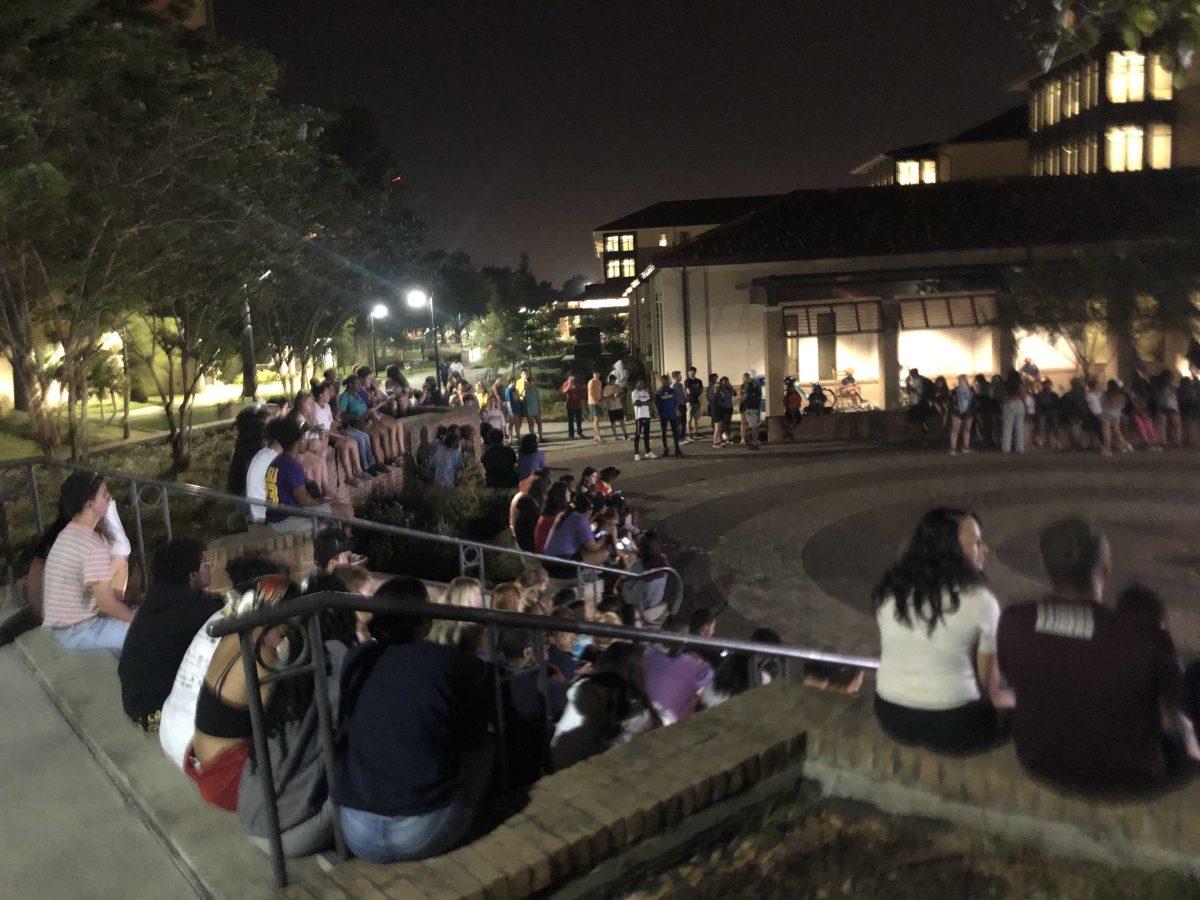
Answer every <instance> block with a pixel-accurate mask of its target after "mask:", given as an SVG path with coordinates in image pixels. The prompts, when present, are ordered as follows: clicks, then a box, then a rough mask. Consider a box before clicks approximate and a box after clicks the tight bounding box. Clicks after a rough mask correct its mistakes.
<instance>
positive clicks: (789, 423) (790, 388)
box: [783, 378, 804, 444]
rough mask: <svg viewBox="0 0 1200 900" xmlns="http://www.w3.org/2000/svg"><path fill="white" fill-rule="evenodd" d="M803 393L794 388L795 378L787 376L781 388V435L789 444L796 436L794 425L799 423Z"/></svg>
mask: <svg viewBox="0 0 1200 900" xmlns="http://www.w3.org/2000/svg"><path fill="white" fill-rule="evenodd" d="M803 402H804V395H803V394H801V393H800V392H799V391H798V390H796V379H794V378H789V379H787V380H786V382H784V389H783V436H784V440H786V441H787V442H788V443H789V444H790V443H791V442H792V441H793V440H795V438H796V426H797V425H799V424H800V417H801V413H800V406H801V404H802V403H803Z"/></svg>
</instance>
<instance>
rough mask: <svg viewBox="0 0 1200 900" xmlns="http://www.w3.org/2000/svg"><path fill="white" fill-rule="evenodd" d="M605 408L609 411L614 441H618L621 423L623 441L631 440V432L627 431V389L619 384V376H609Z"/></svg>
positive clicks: (605, 393)
mask: <svg viewBox="0 0 1200 900" xmlns="http://www.w3.org/2000/svg"><path fill="white" fill-rule="evenodd" d="M603 396H604V408H605V409H606V410H607V411H608V427H609V428H611V429H612V436H613V440H614V441H615V440H616V439H617V423H618V422H620V423H621V440H623V441H627V440H629V432H628V431H626V430H625V389H624V388H622V387H621V386H620V385H619V384H617V376H616V375H609V376H608V384H606V385H605V386H604V395H603Z"/></svg>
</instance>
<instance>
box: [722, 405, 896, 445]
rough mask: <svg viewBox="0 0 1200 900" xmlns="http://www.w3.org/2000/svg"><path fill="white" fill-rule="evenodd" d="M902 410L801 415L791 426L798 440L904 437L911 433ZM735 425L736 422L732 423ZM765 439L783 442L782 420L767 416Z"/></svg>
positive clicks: (862, 439) (874, 439)
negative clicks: (797, 423)
mask: <svg viewBox="0 0 1200 900" xmlns="http://www.w3.org/2000/svg"><path fill="white" fill-rule="evenodd" d="M904 416H905V414H904V411H903V410H871V411H867V412H854V413H829V414H827V415H811V416H804V417H803V418H802V420H801V422H800V424H799V425H797V426H796V427H795V429H794V439H795V440H796V441H797V442H798V443H806V442H809V441H864V440H869V441H905V440H908V439H909V437H910V434H909V430H908V422H907V421H906V419H905V417H904ZM734 427H735V429H736V427H737V425H736V423H735V425H734ZM767 440H769V441H770V442H771V443H772V444H779V443H782V442H783V420H782V419H781V418H780V417H779V416H772V417H771V418H769V419H768V420H767Z"/></svg>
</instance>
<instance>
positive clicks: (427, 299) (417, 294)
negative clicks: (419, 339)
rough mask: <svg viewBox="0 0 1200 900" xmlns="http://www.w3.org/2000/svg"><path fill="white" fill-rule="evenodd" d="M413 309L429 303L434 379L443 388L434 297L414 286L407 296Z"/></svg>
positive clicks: (439, 387)
mask: <svg viewBox="0 0 1200 900" xmlns="http://www.w3.org/2000/svg"><path fill="white" fill-rule="evenodd" d="M405 300H406V301H407V302H408V305H409V307H410V308H412V309H420V308H421V307H423V306H425V305H426V304H429V329H430V330H431V331H432V332H433V380H434V381H435V382H437V386H438V390H439V391H440V390H441V389H442V355H441V352H440V351H439V350H438V333H437V322H436V321H434V318H433V297H431V296H429V294H426V293H425V292H424V291H422V290H421V289H419V288H414V289H413V290H411V291H409V292H408V296H407V297H405Z"/></svg>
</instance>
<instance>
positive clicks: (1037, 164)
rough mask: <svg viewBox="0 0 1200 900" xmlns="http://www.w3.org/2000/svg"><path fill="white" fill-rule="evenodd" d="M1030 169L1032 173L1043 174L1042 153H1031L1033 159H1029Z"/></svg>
mask: <svg viewBox="0 0 1200 900" xmlns="http://www.w3.org/2000/svg"><path fill="white" fill-rule="evenodd" d="M1030 171H1031V172H1033V174H1034V175H1042V174H1044V170H1043V168H1042V154H1040V153H1035V154H1033V159H1032V160H1031V161H1030Z"/></svg>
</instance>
